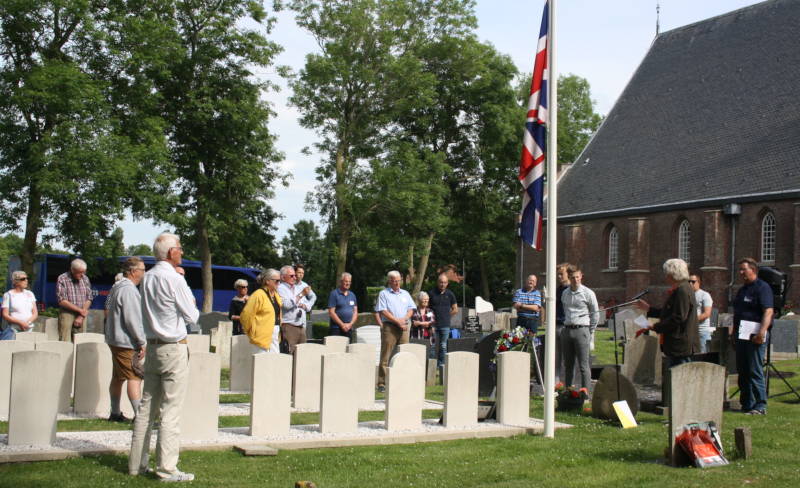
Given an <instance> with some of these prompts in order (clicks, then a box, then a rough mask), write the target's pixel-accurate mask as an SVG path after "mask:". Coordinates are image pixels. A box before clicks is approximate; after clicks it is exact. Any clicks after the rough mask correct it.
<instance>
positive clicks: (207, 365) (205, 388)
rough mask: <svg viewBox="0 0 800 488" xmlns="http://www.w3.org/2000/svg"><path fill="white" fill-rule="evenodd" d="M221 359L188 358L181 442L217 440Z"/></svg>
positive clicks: (200, 354) (200, 355)
mask: <svg viewBox="0 0 800 488" xmlns="http://www.w3.org/2000/svg"><path fill="white" fill-rule="evenodd" d="M219 362H220V357H219V355H218V354H214V353H211V352H198V353H194V354H192V355H190V356H189V377H188V379H187V381H188V385H187V387H186V398H185V399H184V401H183V409H182V410H181V439H182V440H205V439H216V438H217V425H218V416H219V376H220V365H219Z"/></svg>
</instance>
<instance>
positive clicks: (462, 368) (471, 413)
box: [444, 351, 478, 427]
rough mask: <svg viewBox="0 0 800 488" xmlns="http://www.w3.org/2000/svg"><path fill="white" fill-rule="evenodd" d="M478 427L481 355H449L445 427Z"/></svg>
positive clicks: (452, 353)
mask: <svg viewBox="0 0 800 488" xmlns="http://www.w3.org/2000/svg"><path fill="white" fill-rule="evenodd" d="M477 423H478V355H477V354H475V353H474V352H463V351H460V352H450V353H447V356H446V357H445V363H444V426H445V427H469V426H472V425H476V424H477Z"/></svg>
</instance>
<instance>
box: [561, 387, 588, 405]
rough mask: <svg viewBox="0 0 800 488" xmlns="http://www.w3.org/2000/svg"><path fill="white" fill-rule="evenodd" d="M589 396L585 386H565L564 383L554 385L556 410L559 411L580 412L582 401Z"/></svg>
mask: <svg viewBox="0 0 800 488" xmlns="http://www.w3.org/2000/svg"><path fill="white" fill-rule="evenodd" d="M588 397H589V394H588V391H587V390H586V388H576V387H575V386H573V385H569V386H566V385H565V384H564V383H558V384H557V385H556V401H557V402H558V406H557V407H556V410H558V411H560V412H580V411H581V409H582V408H583V403H584V402H585V401H586V399H587V398H588Z"/></svg>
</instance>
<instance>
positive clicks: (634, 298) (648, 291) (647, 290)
mask: <svg viewBox="0 0 800 488" xmlns="http://www.w3.org/2000/svg"><path fill="white" fill-rule="evenodd" d="M648 293H650V289H649V288H645V289H644V291H643V292H641V293H639V294H638V295H636V296H635V297H633V298H631V301H632V302H633V301H636V300H638V299H640V298H642V297H643V296H645V295H647V294H648Z"/></svg>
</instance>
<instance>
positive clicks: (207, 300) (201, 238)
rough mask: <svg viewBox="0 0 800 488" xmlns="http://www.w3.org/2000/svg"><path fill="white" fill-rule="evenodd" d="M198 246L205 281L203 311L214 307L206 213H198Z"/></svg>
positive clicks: (201, 270) (208, 310)
mask: <svg viewBox="0 0 800 488" xmlns="http://www.w3.org/2000/svg"><path fill="white" fill-rule="evenodd" d="M197 247H198V250H199V251H200V262H201V265H200V278H201V280H202V282H203V308H202V311H203V312H211V311H212V310H213V308H214V280H213V277H212V275H211V248H210V247H209V245H208V227H207V225H206V216H205V214H204V213H198V215H197Z"/></svg>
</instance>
